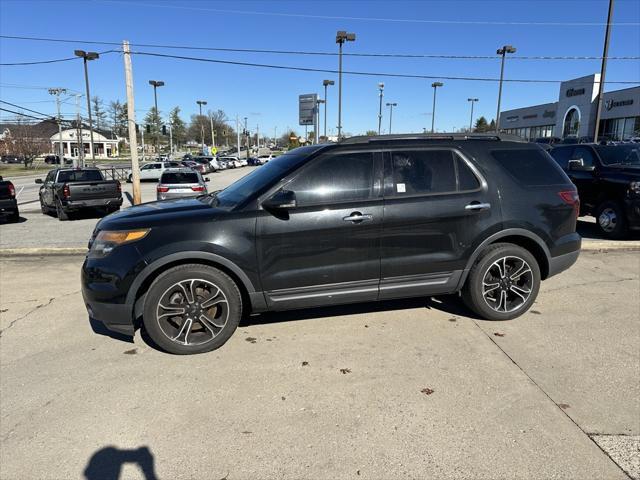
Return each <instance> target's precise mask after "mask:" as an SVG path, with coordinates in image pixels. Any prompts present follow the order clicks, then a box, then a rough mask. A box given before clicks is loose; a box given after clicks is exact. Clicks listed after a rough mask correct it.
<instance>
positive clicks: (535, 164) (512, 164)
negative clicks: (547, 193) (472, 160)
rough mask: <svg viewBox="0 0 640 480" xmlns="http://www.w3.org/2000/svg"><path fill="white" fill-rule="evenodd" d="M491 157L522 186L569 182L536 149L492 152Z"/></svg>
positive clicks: (545, 155)
mask: <svg viewBox="0 0 640 480" xmlns="http://www.w3.org/2000/svg"><path fill="white" fill-rule="evenodd" d="M491 155H492V156H493V158H495V159H496V160H497V161H498V163H499V164H500V165H501V166H502V167H503V168H504V169H505V170H506V171H507V172H509V173H510V174H511V176H512V177H513V178H515V179H516V180H517V181H518V182H519V183H521V184H522V185H525V186H533V185H559V184H564V183H568V182H569V179H568V178H567V177H566V175H564V173H563V172H562V170H560V168H558V165H556V164H555V163H554V162H553V160H552V159H551V158H549V156H548V155H547V154H546V153H545V152H543V151H542V150H539V149H537V148H536V149H527V150H493V151H492V152H491Z"/></svg>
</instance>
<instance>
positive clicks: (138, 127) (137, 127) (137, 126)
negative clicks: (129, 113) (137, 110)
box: [136, 123, 140, 133]
mask: <svg viewBox="0 0 640 480" xmlns="http://www.w3.org/2000/svg"><path fill="white" fill-rule="evenodd" d="M136 133H140V125H138V124H137V123H136Z"/></svg>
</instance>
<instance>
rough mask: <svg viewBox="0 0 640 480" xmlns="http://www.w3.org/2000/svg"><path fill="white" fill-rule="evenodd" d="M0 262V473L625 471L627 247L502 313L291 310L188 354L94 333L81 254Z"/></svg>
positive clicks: (616, 474) (629, 361) (629, 374)
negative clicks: (522, 310) (525, 307)
mask: <svg viewBox="0 0 640 480" xmlns="http://www.w3.org/2000/svg"><path fill="white" fill-rule="evenodd" d="M0 261H1V262H2V268H1V271H0V293H1V296H2V313H1V314H0V315H1V321H0V328H1V333H0V347H1V348H0V391H1V392H2V395H1V397H0V407H1V408H0V412H1V417H0V420H1V422H0V435H1V438H2V450H1V452H0V456H1V457H0V458H1V461H0V463H1V464H2V473H1V477H2V478H3V479H4V478H6V479H23V478H39V479H40V478H41V479H61V478H89V479H103V478H207V479H215V480H217V479H223V478H225V479H228V480H233V479H246V478H309V479H336V478H485V479H496V478H509V479H514V478H545V479H546V478H571V479H624V478H628V476H627V474H628V475H630V476H631V477H632V478H639V476H640V465H639V458H640V457H639V451H638V448H639V442H640V375H639V373H640V322H639V321H638V320H639V318H638V311H639V305H640V298H639V296H640V281H639V271H640V258H639V256H638V255H637V253H633V252H609V253H595V252H584V253H583V254H582V255H581V257H580V259H579V261H578V263H577V264H576V266H575V267H574V268H573V269H571V270H569V271H567V272H565V273H564V274H562V275H560V276H557V277H554V278H552V279H550V280H549V281H546V282H544V283H543V285H542V291H541V293H540V296H539V297H538V301H537V303H536V304H535V305H534V306H533V308H532V310H531V311H530V312H528V313H527V314H525V315H524V316H522V317H521V318H519V319H516V320H513V321H508V322H488V321H482V320H477V319H474V318H473V317H471V316H470V314H469V313H468V311H467V310H465V309H464V308H462V307H461V305H460V303H459V302H458V301H457V299H456V298H450V297H443V298H438V299H417V300H404V301H397V302H387V303H381V304H364V305H363V304H360V305H352V306H347V307H334V308H324V309H317V310H306V311H294V312H287V313H279V314H268V315H260V316H254V317H251V318H249V319H247V320H245V321H244V322H243V324H242V325H241V327H240V328H239V329H238V331H237V332H236V334H235V335H234V336H233V337H232V338H231V340H230V341H229V342H228V343H227V344H226V345H225V346H224V347H222V348H221V349H219V350H217V351H215V352H212V353H210V354H205V355H199V356H190V357H177V356H171V355H167V354H164V353H161V352H159V351H157V350H155V349H153V348H151V347H150V346H149V345H148V344H147V343H146V342H145V340H144V338H141V337H140V335H137V336H136V338H135V341H134V343H127V342H124V341H122V340H118V339H114V338H110V337H107V336H104V335H100V334H96V333H94V332H93V331H92V328H91V327H90V325H89V322H88V318H87V314H86V311H85V309H84V306H83V304H82V299H81V296H80V293H79V288H80V287H79V269H80V265H81V263H82V256H80V255H78V256H28V257H4V258H0ZM119 471H120V472H121V476H120V477H118V472H119ZM625 471H626V472H627V473H626V474H625ZM154 475H155V476H154Z"/></svg>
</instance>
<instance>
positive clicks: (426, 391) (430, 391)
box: [420, 387, 434, 395]
mask: <svg viewBox="0 0 640 480" xmlns="http://www.w3.org/2000/svg"><path fill="white" fill-rule="evenodd" d="M420 391H421V392H422V393H424V394H425V395H431V394H432V393H433V392H434V390H433V389H431V388H428V387H425V388H423V389H422V390H420Z"/></svg>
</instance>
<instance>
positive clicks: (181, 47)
mask: <svg viewBox="0 0 640 480" xmlns="http://www.w3.org/2000/svg"><path fill="white" fill-rule="evenodd" d="M0 38H6V39H12V40H30V41H37V42H53V43H74V44H78V43H84V44H94V45H117V46H120V45H121V44H120V42H108V41H99V40H73V39H61V38H46V37H25V36H13V35H0ZM130 45H131V46H132V47H144V48H165V49H175V50H201V51H212V52H236V53H266V54H276V55H308V56H327V57H334V56H337V55H338V53H337V52H310V51H305V50H272V49H259V48H224V47H198V46H192V45H164V44H157V43H130ZM109 52H119V50H109V51H107V52H103V53H109ZM343 56H350V57H373V58H431V59H453V60H496V59H499V58H500V56H498V55H450V54H418V53H416V54H413V53H357V52H351V53H349V52H345V53H343ZM509 59H510V60H602V57H599V56H588V55H560V56H553V55H529V56H512V57H509ZM639 59H640V56H615V57H607V60H639ZM59 61H65V59H63V60H59ZM36 63H37V62H36ZM41 63H47V62H41ZM27 64H33V62H29V63H27ZM0 65H2V64H0ZM5 65H7V64H5Z"/></svg>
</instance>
